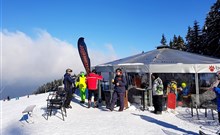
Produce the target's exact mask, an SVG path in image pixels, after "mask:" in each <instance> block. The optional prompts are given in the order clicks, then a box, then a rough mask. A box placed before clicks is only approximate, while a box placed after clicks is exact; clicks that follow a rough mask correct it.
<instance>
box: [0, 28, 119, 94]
mask: <svg viewBox="0 0 220 135" xmlns="http://www.w3.org/2000/svg"><path fill="white" fill-rule="evenodd" d="M0 34H1V49H2V50H1V52H2V53H1V57H2V58H1V60H2V61H1V67H2V69H1V71H2V73H1V74H2V88H1V92H2V93H1V94H2V97H3V98H4V97H5V96H7V95H12V97H13V96H20V95H24V94H27V93H31V92H32V90H34V89H36V88H37V87H38V86H40V85H42V84H44V83H46V82H48V81H52V80H54V79H59V78H61V77H62V76H63V74H64V73H65V70H66V68H72V69H73V71H74V72H75V73H78V72H80V71H82V70H84V68H83V65H82V62H81V59H80V57H79V54H78V49H77V45H72V44H70V43H68V42H66V41H62V40H60V39H58V38H55V37H53V36H51V35H50V34H49V33H48V32H47V31H44V30H39V31H37V33H36V35H37V37H36V38H32V37H30V36H28V35H27V34H25V33H23V32H20V31H16V32H9V31H7V30H3V32H1V33H0ZM75 42H77V41H75ZM87 47H88V50H89V55H90V59H91V62H92V65H97V64H101V63H105V62H108V61H112V60H114V59H116V54H115V52H114V48H113V47H112V45H111V44H107V45H103V49H101V50H93V49H92V48H89V45H88V44H87Z"/></svg>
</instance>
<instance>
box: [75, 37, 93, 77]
mask: <svg viewBox="0 0 220 135" xmlns="http://www.w3.org/2000/svg"><path fill="white" fill-rule="evenodd" d="M78 51H79V55H80V58H81V60H82V63H83V65H84V67H85V70H86V72H87V74H88V73H90V69H91V65H90V58H89V54H88V51H87V47H86V43H85V42H84V38H83V37H80V38H79V40H78Z"/></svg>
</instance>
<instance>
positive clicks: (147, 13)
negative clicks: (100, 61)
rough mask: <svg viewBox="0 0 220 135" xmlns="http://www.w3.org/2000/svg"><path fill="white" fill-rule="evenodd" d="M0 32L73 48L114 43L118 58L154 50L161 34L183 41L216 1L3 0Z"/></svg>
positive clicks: (100, 47) (200, 22) (202, 20)
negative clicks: (42, 33) (42, 37)
mask: <svg viewBox="0 0 220 135" xmlns="http://www.w3.org/2000/svg"><path fill="white" fill-rule="evenodd" d="M1 1H2V28H3V29H7V30H9V31H16V30H19V31H22V32H24V33H26V34H28V35H29V36H31V37H35V36H36V35H35V33H34V30H35V29H43V30H46V31H47V32H48V33H50V34H51V35H52V36H54V37H56V38H58V39H60V40H64V41H67V42H69V43H71V44H73V45H76V43H77V40H78V38H79V37H81V36H82V37H85V41H86V43H87V46H88V47H92V48H94V49H96V48H97V49H100V50H101V49H102V48H103V46H104V44H112V46H113V47H114V49H115V51H116V54H117V56H118V57H120V58H121V57H126V56H129V55H131V54H135V53H139V52H141V51H142V50H143V51H149V50H152V49H155V46H157V45H159V44H160V40H161V35H162V34H163V33H164V34H165V36H166V38H167V41H169V40H170V39H171V38H172V37H173V35H174V34H176V35H181V36H182V37H185V35H186V32H187V27H188V26H193V22H194V20H197V21H198V22H199V24H200V26H202V25H203V23H204V20H205V17H206V14H207V13H208V12H209V10H210V7H211V6H212V5H213V3H214V2H215V0H199V1H198V0H182V1H177V0H168V1H167V0H154V1H153V0H152V1H150V0H53V1H51V0H37V1H36V0H1Z"/></svg>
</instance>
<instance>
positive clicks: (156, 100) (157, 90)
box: [151, 73, 163, 114]
mask: <svg viewBox="0 0 220 135" xmlns="http://www.w3.org/2000/svg"><path fill="white" fill-rule="evenodd" d="M151 76H152V80H153V106H154V111H153V113H155V114H162V100H163V81H162V80H161V79H160V77H159V76H158V74H157V73H153V74H152V75H151Z"/></svg>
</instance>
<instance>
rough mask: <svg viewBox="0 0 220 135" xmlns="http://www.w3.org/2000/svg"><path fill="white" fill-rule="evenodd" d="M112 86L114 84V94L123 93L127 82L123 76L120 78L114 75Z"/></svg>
mask: <svg viewBox="0 0 220 135" xmlns="http://www.w3.org/2000/svg"><path fill="white" fill-rule="evenodd" d="M116 83H119V86H117V85H116ZM114 84H115V91H116V92H119V93H122V92H125V87H126V85H127V81H126V79H125V77H124V76H123V75H122V76H117V75H116V76H115V79H114Z"/></svg>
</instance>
